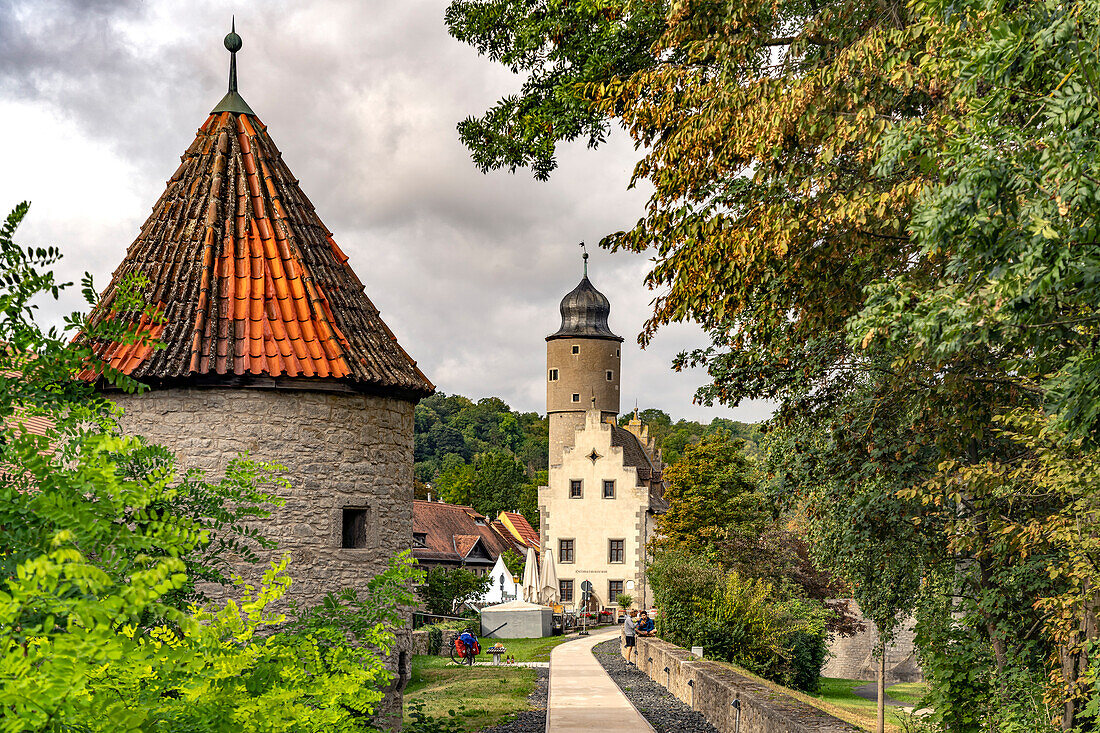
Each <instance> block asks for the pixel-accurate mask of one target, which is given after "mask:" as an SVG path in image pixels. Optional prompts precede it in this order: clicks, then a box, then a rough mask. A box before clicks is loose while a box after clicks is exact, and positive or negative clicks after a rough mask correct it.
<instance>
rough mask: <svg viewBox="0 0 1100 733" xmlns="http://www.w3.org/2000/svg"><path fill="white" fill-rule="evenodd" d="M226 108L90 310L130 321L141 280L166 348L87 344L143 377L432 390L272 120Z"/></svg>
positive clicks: (187, 157)
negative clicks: (133, 293)
mask: <svg viewBox="0 0 1100 733" xmlns="http://www.w3.org/2000/svg"><path fill="white" fill-rule="evenodd" d="M234 86H235V85H234ZM231 91H234V93H235V89H234V87H231ZM242 102H243V100H242ZM223 104H224V100H223ZM221 106H222V105H219V108H218V109H216V110H215V111H214V112H212V113H211V115H210V117H209V118H208V119H207V120H206V123H205V124H204V125H203V126H202V127H201V128H199V131H198V135H197V137H196V138H195V141H194V142H193V143H192V144H191V147H190V148H188V150H187V152H186V153H185V154H184V155H183V157H182V161H183V162H182V163H181V164H180V167H179V168H178V169H177V170H176V172H175V173H174V174H173V175H172V178H171V180H169V181H168V186H167V188H166V190H165V192H164V194H163V195H162V196H161V197H160V199H159V200H158V201H157V203H156V205H155V206H154V207H153V213H152V215H151V216H150V217H149V219H148V220H147V221H146V222H145V224H144V225H143V226H142V228H141V233H140V234H139V235H138V238H137V240H136V241H135V242H134V243H133V244H132V245H131V246H130V248H129V250H128V251H127V253H126V258H125V259H124V260H123V261H122V264H121V265H119V267H118V269H117V270H116V271H115V273H114V277H113V278H112V281H111V284H110V285H109V286H108V287H107V289H106V291H105V292H104V294H103V297H102V302H101V304H100V307H99V308H97V310H96V312H95V313H94V314H93V315H92V319H93V321H94V320H96V319H102V318H104V317H107V316H109V317H111V318H130V319H135V318H137V314H133V313H120V312H118V311H116V310H115V305H114V303H115V301H116V299H117V297H118V296H119V294H120V287H121V285H122V283H123V282H124V281H125V280H126V278H128V277H129V276H132V275H137V276H142V277H144V278H145V279H146V280H148V287H147V288H146V289H145V291H144V292H145V299H146V302H147V303H148V304H149V305H152V306H155V307H156V308H157V309H158V311H159V313H160V315H161V319H162V320H163V323H160V324H156V325H152V326H151V327H149V333H150V335H151V336H152V337H154V338H159V340H160V341H161V342H162V343H163V344H164V347H163V348H161V349H153V348H151V347H149V346H147V345H140V344H139V345H130V346H127V345H123V344H117V343H102V342H101V343H98V344H96V345H95V347H96V351H97V352H98V353H99V354H100V355H101V356H103V357H104V358H106V359H107V360H108V361H110V362H111V364H112V365H113V366H115V367H117V368H119V369H121V370H122V371H123V372H125V373H127V374H130V375H131V376H133V377H136V378H138V379H145V380H149V381H166V380H171V381H177V380H186V379H194V378H201V379H202V380H203V381H205V382H210V381H214V382H216V381H218V378H219V376H221V375H225V376H226V377H227V378H239V377H243V376H249V375H251V376H267V377H299V378H301V377H307V378H331V379H338V380H341V381H343V382H346V383H348V384H349V385H350V386H353V387H357V388H367V389H375V390H377V389H382V390H383V391H396V392H400V393H405V394H409V395H412V396H424V395H427V394H429V393H430V392H431V391H432V390H433V389H434V387H433V386H432V384H431V383H430V382H429V381H428V379H427V378H426V377H425V376H424V374H423V373H422V372H421V371H420V370H419V369H417V367H416V362H414V361H413V360H412V359H411V358H410V357H409V355H408V354H407V353H406V352H405V351H404V349H402V348H401V346H400V345H399V344H398V343H397V340H396V339H395V338H394V335H393V333H392V332H391V331H390V329H389V328H387V327H386V324H385V323H383V322H382V319H381V318H380V317H379V313H378V309H377V308H375V307H374V305H373V304H372V303H371V301H370V299H369V298H367V296H366V294H365V293H364V292H363V284H362V283H361V282H360V281H359V278H357V277H356V276H355V273H354V272H352V269H351V267H349V266H348V258H347V256H346V255H345V254H344V253H343V252H341V251H340V248H339V247H338V246H337V245H336V242H335V241H334V240H333V238H332V233H331V232H330V231H329V230H328V229H327V228H326V227H325V225H324V224H323V223H322V222H321V220H320V219H319V218H318V216H317V213H316V212H315V211H314V209H313V205H312V204H311V203H310V201H309V199H308V198H306V196H305V194H304V193H303V192H302V190H301V189H300V188H299V186H298V179H297V178H295V177H294V175H293V174H292V173H291V172H290V169H289V168H288V167H287V166H286V164H285V163H284V162H283V159H282V154H281V153H280V152H279V150H278V148H276V147H275V143H274V142H273V141H272V139H271V137H270V135H268V133H267V128H266V127H265V126H264V125H263V124H262V123H261V122H260V121H259V119H258V118H257V117H256V116H255V115H254V114H252V113H251V112H250V111H249V112H244V111H240V110H238V111H220V108H221ZM243 109H248V107H247V105H244V106H243Z"/></svg>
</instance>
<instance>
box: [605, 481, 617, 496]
mask: <svg viewBox="0 0 1100 733" xmlns="http://www.w3.org/2000/svg"><path fill="white" fill-rule="evenodd" d="M603 498H605V499H614V498H615V482H614V481H604V482H603Z"/></svg>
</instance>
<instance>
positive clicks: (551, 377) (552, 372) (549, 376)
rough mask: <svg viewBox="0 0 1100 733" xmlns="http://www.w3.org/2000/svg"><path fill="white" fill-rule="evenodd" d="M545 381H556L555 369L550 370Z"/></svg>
mask: <svg viewBox="0 0 1100 733" xmlns="http://www.w3.org/2000/svg"><path fill="white" fill-rule="evenodd" d="M546 379H547V380H548V381H550V382H556V381H558V370H557V369H551V370H550V374H549V375H548V376H547V378H546Z"/></svg>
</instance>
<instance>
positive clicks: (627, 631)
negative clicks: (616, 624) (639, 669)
mask: <svg viewBox="0 0 1100 733" xmlns="http://www.w3.org/2000/svg"><path fill="white" fill-rule="evenodd" d="M637 615H638V612H637V611H631V612H630V614H629V615H628V616H627V617H626V618H625V619H623V646H624V647H625V648H626V663H627V664H629V665H630V666H631V667H634V666H637V665H635V664H634V643H635V641H636V640H637V637H636V634H637V633H638V623H637V621H635V617H637Z"/></svg>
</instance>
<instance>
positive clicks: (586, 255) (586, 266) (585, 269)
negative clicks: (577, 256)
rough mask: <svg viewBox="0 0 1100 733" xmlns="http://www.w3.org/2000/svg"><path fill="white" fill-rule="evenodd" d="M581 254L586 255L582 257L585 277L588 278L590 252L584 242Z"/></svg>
mask: <svg viewBox="0 0 1100 733" xmlns="http://www.w3.org/2000/svg"><path fill="white" fill-rule="evenodd" d="M581 252H583V253H584V254H583V255H582V257H583V258H584V276H585V277H588V250H587V249H586V248H585V246H584V242H581Z"/></svg>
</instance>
